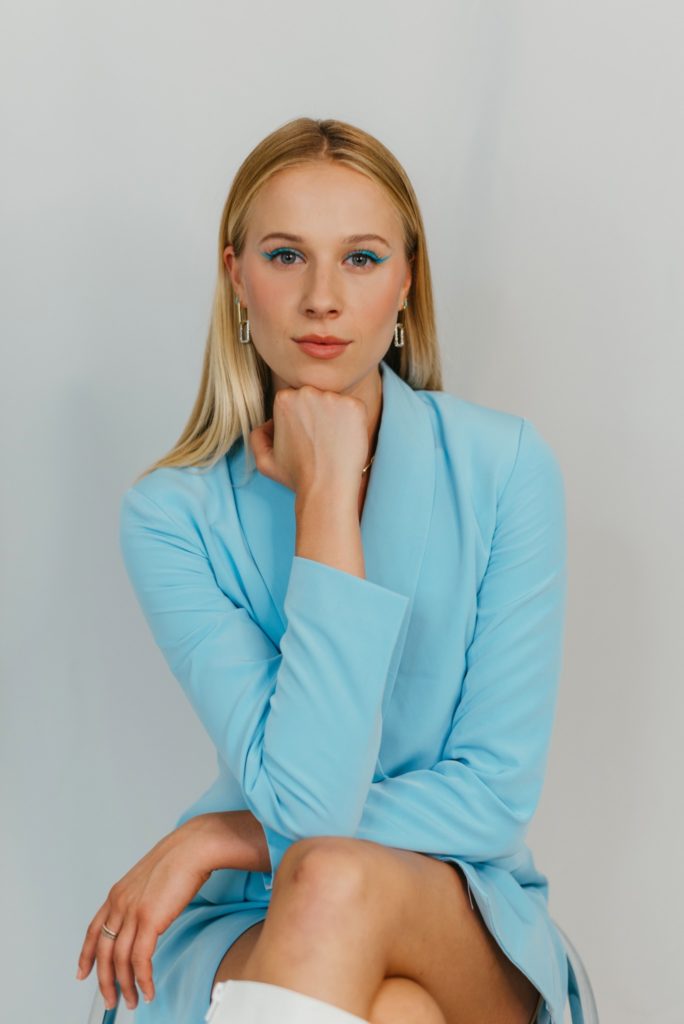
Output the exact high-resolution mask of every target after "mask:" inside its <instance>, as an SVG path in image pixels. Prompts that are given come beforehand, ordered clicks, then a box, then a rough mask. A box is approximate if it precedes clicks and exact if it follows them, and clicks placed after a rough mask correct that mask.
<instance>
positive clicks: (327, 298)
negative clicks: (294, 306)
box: [302, 264, 342, 317]
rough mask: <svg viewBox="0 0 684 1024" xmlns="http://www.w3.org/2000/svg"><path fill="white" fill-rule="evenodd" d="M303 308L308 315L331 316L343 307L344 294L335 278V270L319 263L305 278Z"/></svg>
mask: <svg viewBox="0 0 684 1024" xmlns="http://www.w3.org/2000/svg"><path fill="white" fill-rule="evenodd" d="M304 282H305V283H304V287H303V291H302V308H303V310H304V312H305V313H306V315H307V316H309V317H311V316H314V317H316V316H321V317H322V316H330V315H331V314H336V313H339V312H340V311H341V309H342V295H341V290H340V287H339V285H338V284H336V283H335V280H334V271H332V270H331V269H330V268H328V267H326V266H324V265H322V264H319V265H318V266H312V267H311V268H310V273H309V274H308V275H307V276H306V277H305V278H304Z"/></svg>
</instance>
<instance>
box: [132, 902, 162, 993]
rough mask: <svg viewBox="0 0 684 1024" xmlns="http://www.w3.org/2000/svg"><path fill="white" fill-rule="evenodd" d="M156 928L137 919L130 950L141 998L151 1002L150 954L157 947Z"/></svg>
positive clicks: (152, 984)
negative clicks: (136, 928) (141, 994)
mask: <svg viewBox="0 0 684 1024" xmlns="http://www.w3.org/2000/svg"><path fill="white" fill-rule="evenodd" d="M158 937H159V936H158V933H157V930H156V928H154V927H153V926H152V924H151V923H150V922H148V921H146V919H145V918H144V917H143V916H140V917H139V918H138V930H137V932H136V934H135V941H134V942H133V947H132V949H131V964H132V965H133V970H134V971H135V976H136V978H137V981H138V985H139V986H140V990H141V992H142V993H143V996H144V997H145V998H146V999H147V1000H149V1001H151V1000H152V999H154V980H153V977H152V954H153V953H154V950H155V946H156V945H157V939H158Z"/></svg>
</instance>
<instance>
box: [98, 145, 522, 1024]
mask: <svg viewBox="0 0 684 1024" xmlns="http://www.w3.org/2000/svg"><path fill="white" fill-rule="evenodd" d="M273 231H284V232H287V233H290V234H295V235H298V236H300V238H301V241H297V242H295V241H291V240H287V239H285V238H282V237H281V238H277V239H271V240H269V241H268V242H267V243H264V244H261V239H262V237H263V236H264V235H265V234H267V233H270V232H273ZM356 233H359V234H360V233H363V234H366V233H372V234H377V235H381V236H382V237H383V238H384V239H385V242H384V243H381V242H378V241H372V242H371V241H370V240H368V241H364V242H355V243H353V244H348V243H345V242H344V241H343V239H344V238H345V237H346V236H348V235H351V234H356ZM281 247H287V248H288V250H290V251H291V252H293V253H294V254H296V255H294V254H293V255H290V256H283V257H282V258H280V257H276V258H274V259H273V260H272V261H269V260H267V259H265V258H264V257H263V255H262V252H263V250H265V249H268V250H272V249H274V248H281ZM362 248H363V249H364V250H372V251H373V252H374V253H375V254H377V255H378V256H381V257H384V256H386V257H388V258H387V259H386V260H384V262H382V263H379V264H374V263H373V262H372V261H371V260H370V259H366V260H365V261H364V260H363V259H358V261H357V259H356V258H351V259H350V258H349V254H350V253H352V252H355V251H358V250H359V249H362ZM224 262H225V265H226V267H227V269H228V271H229V274H230V277H231V282H232V286H233V289H234V291H235V293H236V294H237V295H238V296H239V299H240V302H241V304H242V306H243V307H246V309H247V315H248V316H249V318H250V333H251V337H252V339H253V344H254V345H255V347H256V349H257V351H258V352H259V354H260V355H261V356H262V358H263V359H264V360H265V362H266V363H267V364H268V366H269V367H270V368H271V372H272V378H273V385H274V392H275V396H274V404H273V417H272V419H271V420H269V421H267V422H266V423H265V424H262V425H261V426H259V427H257V428H255V430H253V431H252V433H251V435H250V444H251V446H252V449H253V451H254V454H255V460H256V464H257V469H258V470H259V472H262V473H264V474H265V475H267V476H269V477H271V478H272V479H274V480H277V481H279V482H280V483H282V484H284V485H285V486H287V487H290V488H291V489H292V490H294V491H295V494H296V502H295V508H296V519H297V537H296V547H295V551H296V553H297V554H300V555H303V556H305V557H308V558H312V559H316V560H318V561H321V562H325V563H327V564H329V565H331V566H334V567H337V568H339V569H341V570H343V571H345V572H350V573H354V574H356V575H358V576H360V577H365V568H364V561H363V548H362V544H361V532H360V517H361V514H362V511H363V503H364V498H365V493H366V488H367V485H368V479H369V472H370V471H369V472H368V473H366V474H364V475H362V473H361V470H362V468H363V467H364V466H365V465H366V464H367V463H368V461H369V460H370V456H371V454H372V453H373V451H374V448H375V443H376V440H377V432H378V429H379V425H380V417H381V413H382V378H381V375H380V371H379V363H380V361H381V359H382V358H383V356H384V355H385V353H386V352H387V349H388V347H389V345H390V344H391V341H392V334H393V331H394V325H395V323H396V321H397V316H398V314H399V312H400V311H401V309H402V307H403V302H404V298H405V297H406V295H407V293H408V290H409V288H410V284H411V266H410V263H409V262H408V261H407V259H406V256H405V253H404V248H403V242H402V231H401V224H400V222H399V219H398V217H397V215H396V214H395V211H394V208H393V207H392V205H391V203H390V201H389V200H388V199H387V198H386V197H385V195H384V193H383V191H382V189H381V188H380V187H379V186H377V185H376V184H375V183H374V182H372V181H370V180H369V179H368V178H366V177H365V176H364V175H362V174H360V173H359V172H357V171H354V170H352V169H350V168H347V167H344V166H341V165H339V164H332V163H316V164H313V165H304V166H301V167H297V168H288V169H287V170H285V171H281V172H278V173H277V174H276V175H274V176H273V177H272V178H271V180H270V181H269V182H268V183H267V184H266V185H265V186H264V187H263V188H262V189H261V191H260V192H259V194H258V195H257V197H256V198H255V201H254V203H253V207H252V210H251V212H250V218H249V224H248V228H247V235H246V244H245V247H244V249H243V252H242V253H241V254H240V256H239V257H238V256H236V255H235V252H234V250H233V249H232V247H231V246H227V247H226V249H225V251H224ZM357 262H358V265H357ZM363 263H365V264H366V265H365V266H364V265H362V264H363ZM309 333H314V334H333V335H338V336H341V337H344V338H349V339H351V344H349V345H348V346H347V347H346V349H345V350H344V352H343V353H342V354H341V355H340V356H338V357H337V358H335V359H331V360H319V359H315V358H313V357H311V356H309V355H307V354H306V353H305V352H303V351H302V350H301V349H300V348H299V347H298V346H297V345H296V344H295V343H294V342H293V341H292V340H291V339H292V337H293V336H300V335H302V334H309ZM219 867H224V868H225V867H232V868H236V869H238V870H248V871H268V870H270V860H269V854H268V848H267V845H266V841H265V836H264V833H263V829H262V828H261V825H260V824H259V822H258V821H257V819H256V818H255V817H254V816H253V815H252V814H251V813H250V812H246V811H238V812H224V813H217V814H206V815H199V816H197V817H196V818H194V819H191V820H190V821H188V822H186V823H185V824H184V825H183V826H181V827H180V828H179V829H177V830H175V831H174V832H172V833H170V834H169V835H168V836H165V837H164V839H163V840H161V841H160V843H158V844H157V845H156V846H155V847H154V848H153V850H151V851H150V853H149V854H147V855H146V856H145V857H144V858H143V859H142V860H141V861H139V862H138V864H136V865H135V866H134V868H132V869H131V871H130V872H128V873H127V875H125V876H124V877H123V878H122V879H121V880H120V881H119V882H118V883H116V885H115V886H114V887H113V888H112V889H111V890H110V893H109V895H108V898H107V900H106V901H105V903H104V904H103V905H102V907H101V908H100V909H99V911H98V912H97V914H96V915H95V917H94V918H93V920H92V921H91V923H90V925H89V927H88V930H87V933H86V939H85V942H84V944H83V948H82V951H81V955H80V957H79V965H80V967H81V969H82V977H86V976H87V974H88V973H89V971H90V970H91V968H92V965H93V962H95V960H97V965H98V967H97V970H98V980H99V983H100V988H101V990H102V992H103V995H104V997H105V1001H106V1004H107V1005H108V1006H112V1005H114V997H115V989H114V978H115V977H116V978H117V979H118V980H119V983H120V984H121V988H122V992H123V995H124V998H125V999H126V1002H127V1004H128V1005H129V1007H130V1008H133V1007H135V1006H136V1005H137V1002H138V995H137V991H136V982H137V984H138V986H139V987H140V989H141V991H142V992H143V993H144V995H145V996H147V997H148V998H153V997H154V984H153V978H152V968H151V957H152V953H153V952H154V948H155V946H156V942H157V938H158V936H159V935H160V934H162V932H163V931H164V930H165V929H166V928H168V926H169V924H170V923H171V921H172V920H173V919H174V918H175V917H176V916H177V915H178V914H179V913H180V912H181V911H182V909H183V908H184V907H185V906H187V904H188V903H189V901H190V900H191V899H192V897H193V896H194V895H195V893H196V892H197V891H198V889H199V888H200V887H201V886H202V885H203V884H204V881H205V880H206V879H207V878H208V877H209V875H210V874H211V872H212V871H213V870H215V869H217V868H219ZM103 923H106V924H107V926H108V927H109V928H111V929H112V930H114V931H117V932H118V933H119V936H118V938H117V939H116V941H115V942H114V941H112V940H111V939H107V938H105V937H103V936H102V935H101V934H100V929H101V925H102V924H103ZM230 978H233V979H251V980H256V981H266V982H270V983H272V984H277V985H283V986H286V987H289V988H292V989H295V990H297V991H300V992H303V993H306V994H309V995H312V996H315V997H317V998H319V999H322V1000H324V1001H325V1002H328V1003H331V1004H334V1005H336V1006H339V1007H342V1008H343V1009H346V1010H348V1011H349V1012H351V1013H355V1014H357V1015H358V1016H361V1017H362V1018H364V1019H366V1020H369V1021H371V1022H373V1024H390V1022H391V1024H462V1022H465V1021H468V1022H469V1024H491V1021H494V1020H495V1021H497V1024H528V1022H529V1021H530V1018H531V1016H532V1013H533V1010H534V1008H535V1006H536V1002H537V998H538V992H537V990H536V989H535V988H534V986H533V985H532V983H531V982H530V981H529V979H527V978H526V977H525V976H524V975H523V974H522V973H521V972H520V971H519V970H518V969H517V968H516V967H515V965H514V964H512V963H511V961H510V960H509V959H508V958H507V957H506V956H505V954H504V953H503V951H502V950H501V949H500V947H499V946H498V944H497V943H496V941H495V940H494V938H493V936H492V935H491V933H490V932H489V930H488V929H487V927H486V925H485V924H484V921H483V920H482V917H481V915H480V913H479V910H478V909H477V906H476V905H475V907H473V906H472V905H471V901H470V899H469V898H468V895H467V889H466V885H465V881H464V879H463V876H462V875H461V873H460V870H458V869H456V868H454V866H452V865H450V864H447V863H444V862H442V861H438V860H435V859H434V858H431V857H428V856H427V855H424V854H421V853H417V852H414V851H410V850H399V849H394V848H389V847H384V846H381V845H379V844H375V843H371V842H367V841H365V840H358V839H355V838H346V837H345V838H341V837H331V836H323V837H311V838H307V839H303V840H300V841H299V842H296V843H294V844H292V846H291V847H290V848H289V849H288V850H287V852H286V854H285V856H284V857H283V860H282V862H281V864H280V867H279V869H278V871H277V874H276V878H275V882H274V887H273V891H272V895H271V901H270V904H269V907H268V911H267V915H266V918H265V920H264V921H262V922H259V923H257V924H256V925H254V926H252V927H251V928H249V929H247V930H246V931H245V932H243V934H242V935H241V936H240V937H239V938H238V939H237V940H236V941H235V942H234V943H233V945H232V946H231V947H230V949H228V950H227V952H226V953H225V955H224V957H223V959H222V960H221V962H220V964H219V966H218V969H217V971H216V973H215V978H214V980H215V981H225V980H228V979H230Z"/></svg>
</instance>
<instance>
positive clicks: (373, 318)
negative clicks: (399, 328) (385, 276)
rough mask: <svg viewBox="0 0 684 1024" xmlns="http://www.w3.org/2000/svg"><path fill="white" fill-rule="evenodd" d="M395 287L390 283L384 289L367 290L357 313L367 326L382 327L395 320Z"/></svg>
mask: <svg viewBox="0 0 684 1024" xmlns="http://www.w3.org/2000/svg"><path fill="white" fill-rule="evenodd" d="M397 291H398V289H397V287H396V286H395V285H394V283H392V282H390V283H389V284H388V285H387V286H386V287H382V288H373V289H368V292H367V293H366V294H365V295H364V296H363V298H362V299H361V300H360V309H359V312H361V313H362V315H363V318H364V320H365V321H366V323H368V324H372V325H374V326H376V327H384V326H386V325H387V324H388V323H389V322H390V321H391V322H392V323H394V322H395V320H396V315H397V309H396V302H397Z"/></svg>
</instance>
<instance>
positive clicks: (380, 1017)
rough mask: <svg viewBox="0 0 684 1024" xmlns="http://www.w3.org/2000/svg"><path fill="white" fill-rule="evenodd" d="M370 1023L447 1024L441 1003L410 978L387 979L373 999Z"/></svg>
mask: <svg viewBox="0 0 684 1024" xmlns="http://www.w3.org/2000/svg"><path fill="white" fill-rule="evenodd" d="M369 1021H370V1024H446V1017H445V1016H444V1014H443V1013H442V1010H441V1009H440V1006H439V1003H438V1002H437V1000H436V999H434V998H433V996H431V995H430V993H429V992H428V991H427V989H424V988H423V986H422V985H419V984H418V982H417V981H413V980H412V979H411V978H401V977H395V978H385V980H384V981H383V983H382V985H381V986H380V988H379V990H378V993H377V995H376V997H375V999H374V1001H373V1004H372V1006H371V1010H370V1017H369Z"/></svg>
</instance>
